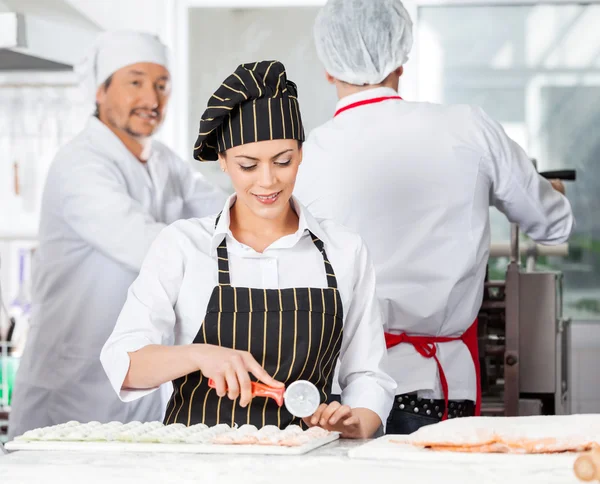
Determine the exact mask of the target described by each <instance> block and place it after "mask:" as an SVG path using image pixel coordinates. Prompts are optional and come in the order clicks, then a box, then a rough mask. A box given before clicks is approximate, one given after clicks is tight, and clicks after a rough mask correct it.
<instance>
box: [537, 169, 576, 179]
mask: <svg viewBox="0 0 600 484" xmlns="http://www.w3.org/2000/svg"><path fill="white" fill-rule="evenodd" d="M540 175H542V176H543V177H544V178H547V179H548V180H568V181H575V180H576V179H577V172H576V171H575V170H552V171H540Z"/></svg>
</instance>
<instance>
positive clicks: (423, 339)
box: [384, 319, 481, 420]
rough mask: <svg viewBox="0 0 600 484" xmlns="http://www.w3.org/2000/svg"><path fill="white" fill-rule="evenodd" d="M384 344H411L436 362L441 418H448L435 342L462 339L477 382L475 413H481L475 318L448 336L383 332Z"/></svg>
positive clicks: (443, 375) (390, 346) (446, 388)
mask: <svg viewBox="0 0 600 484" xmlns="http://www.w3.org/2000/svg"><path fill="white" fill-rule="evenodd" d="M384 335H385V344H386V347H387V348H388V349H390V348H393V347H394V346H396V345H399V344H401V343H408V344H411V345H412V346H413V347H414V349H415V350H417V352H418V353H419V354H420V355H421V356H423V357H424V358H428V359H429V358H433V359H434V360H435V363H436V364H437V368H438V372H439V375H440V383H441V385H442V392H443V393H444V403H445V404H446V406H445V407H446V408H445V409H444V415H443V416H442V420H447V419H448V380H446V374H445V373H444V368H443V367H442V364H441V363H440V360H439V358H438V357H437V347H436V343H448V342H449V341H462V342H463V343H464V344H465V345H466V346H467V348H468V349H469V353H470V354H471V358H472V359H473V364H474V365H475V377H476V384H477V398H476V401H475V415H476V416H479V415H481V382H480V367H479V351H478V342H477V319H476V320H475V322H474V323H473V324H472V325H471V326H470V327H469V329H467V331H465V332H464V333H463V334H462V336H457V337H449V336H409V335H408V334H406V333H401V334H392V333H385V334H384Z"/></svg>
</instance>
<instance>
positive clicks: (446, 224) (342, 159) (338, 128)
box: [295, 0, 574, 434]
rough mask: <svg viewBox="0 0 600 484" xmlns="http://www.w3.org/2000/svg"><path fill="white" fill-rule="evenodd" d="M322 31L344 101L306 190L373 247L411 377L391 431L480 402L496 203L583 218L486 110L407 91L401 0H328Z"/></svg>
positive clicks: (401, 360)
mask: <svg viewBox="0 0 600 484" xmlns="http://www.w3.org/2000/svg"><path fill="white" fill-rule="evenodd" d="M314 37H315V42H316V47H317V52H318V55H319V58H320V60H321V61H322V63H323V65H324V67H325V71H326V77H327V79H328V81H329V82H330V83H331V84H333V85H334V86H335V89H336V90H337V94H338V98H339V102H338V104H337V107H336V111H335V113H334V114H333V118H332V119H331V120H329V121H328V122H327V123H325V124H324V125H322V126H320V127H319V128H317V129H315V130H314V131H313V132H312V133H311V134H310V136H309V137H308V140H307V142H306V143H305V144H304V163H303V166H302V170H300V171H299V174H298V181H297V184H296V190H295V194H296V196H298V198H299V199H300V200H301V201H302V202H303V203H304V204H306V205H307V206H308V208H309V210H310V211H311V212H312V213H314V214H315V215H316V216H320V217H330V218H333V219H335V220H336V221H338V222H340V223H342V224H344V225H346V226H347V227H349V228H350V229H352V230H356V231H357V232H359V233H360V234H361V235H362V237H363V238H364V239H365V241H366V243H367V246H368V247H369V249H370V252H371V254H372V257H373V259H374V263H375V270H376V274H377V292H378V296H379V301H380V304H381V308H382V311H383V320H384V324H385V331H386V343H387V347H388V352H389V364H390V367H389V370H388V371H389V373H390V375H391V376H392V377H393V378H394V379H395V380H396V382H397V384H398V388H397V391H396V399H395V402H394V407H393V409H392V412H391V414H390V417H389V419H388V421H387V432H388V433H401V434H407V433H411V432H413V431H415V430H417V429H418V428H420V427H422V426H424V425H428V424H432V423H435V422H438V421H440V420H445V419H447V418H454V417H462V416H471V415H478V414H479V406H480V385H479V375H478V373H479V372H478V370H479V359H478V355H477V321H476V318H477V314H478V311H479V309H480V307H481V302H482V296H483V283H484V277H485V272H486V265H487V261H488V257H489V245H490V221H489V206H490V205H494V206H496V207H497V208H498V209H499V210H500V211H501V212H503V213H504V214H505V215H506V216H507V218H508V219H509V220H510V221H511V222H515V223H518V224H519V225H520V226H521V228H522V230H523V231H524V232H525V233H526V234H527V235H529V236H530V237H531V238H532V239H534V240H536V241H538V242H542V243H545V244H559V243H562V242H565V241H566V240H567V238H568V237H569V235H570V234H571V231H572V229H573V224H574V219H573V214H572V211H571V206H570V204H569V202H568V201H567V199H566V198H565V196H564V187H563V186H562V184H561V183H560V182H554V183H550V182H548V181H547V180H545V179H544V178H542V177H541V176H540V175H538V173H537V172H536V170H535V168H534V166H533V164H532V163H531V161H530V159H529V158H528V156H527V154H526V153H525V152H524V151H523V149H522V148H521V147H520V146H519V145H517V144H516V143H515V142H514V141H513V140H511V139H510V138H509V137H508V136H507V135H506V133H505V132H504V130H503V129H502V127H501V126H500V124H498V123H497V122H496V121H494V120H493V119H491V118H490V117H489V116H488V115H487V114H486V113H485V112H484V111H483V110H482V109H480V108H478V107H475V106H468V105H456V106H444V105H438V104H431V103H422V102H412V101H410V100H405V99H402V98H401V97H400V95H399V94H398V84H399V78H400V76H401V75H402V73H403V70H404V64H405V63H406V62H407V60H408V55H409V52H410V49H411V46H412V22H411V19H410V17H409V15H408V13H407V11H406V10H405V8H404V6H403V5H402V2H401V1H400V0H353V1H345V0H329V1H328V2H327V4H326V5H325V6H324V7H323V9H322V10H321V11H320V13H319V15H318V17H317V19H316V23H315V26H314Z"/></svg>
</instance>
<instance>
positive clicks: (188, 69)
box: [0, 0, 600, 419]
mask: <svg viewBox="0 0 600 484" xmlns="http://www.w3.org/2000/svg"><path fill="white" fill-rule="evenodd" d="M322 3H323V1H319V0H306V1H301V0H271V1H269V0H262V1H261V0H250V1H243V0H237V1H230V0H220V1H217V0H214V1H209V0H206V1H203V0H0V264H1V265H0V282H1V292H2V295H3V297H4V302H5V305H6V307H7V310H8V311H9V312H10V314H11V315H12V316H13V317H14V319H15V320H16V325H15V326H14V330H13V331H12V343H13V345H14V348H13V351H12V356H11V357H10V358H9V357H7V355H6V346H4V347H3V350H2V351H3V354H0V358H1V360H0V375H2V377H3V378H2V381H1V382H0V412H1V410H2V407H3V406H6V405H7V404H8V389H9V386H10V377H11V375H12V373H13V370H14V369H15V368H16V366H17V364H18V355H19V353H20V351H21V349H22V345H23V344H24V341H25V339H26V334H27V315H28V311H29V304H30V286H29V285H30V278H31V276H30V266H31V256H32V253H33V251H34V250H35V244H36V232H37V224H38V214H39V208H40V200H41V194H42V189H43V185H44V180H45V175H46V173H47V170H48V166H49V164H50V162H51V161H52V158H53V156H54V154H55V153H56V151H57V149H58V148H59V147H60V146H61V145H63V144H64V143H65V142H66V141H68V140H69V139H70V138H71V137H73V136H74V135H75V134H76V133H77V132H78V131H79V130H80V129H81V127H82V125H83V123H84V122H85V120H86V117H87V116H89V114H90V113H91V110H92V107H93V104H92V102H91V101H92V100H91V99H89V96H87V95H86V94H85V93H84V92H83V90H82V89H81V88H80V86H79V77H78V75H77V74H76V73H75V72H73V69H72V68H71V66H72V65H73V63H76V62H77V61H78V60H80V59H81V58H82V57H83V55H84V54H85V51H86V49H85V48H86V47H87V46H89V45H90V43H91V42H92V41H93V38H94V36H95V35H96V33H98V32H100V31H102V30H105V29H137V30H144V31H149V32H153V33H156V34H158V35H159V36H160V37H161V38H162V40H163V41H164V42H166V43H167V44H168V45H169V46H170V47H172V49H173V68H172V74H173V77H174V92H173V97H172V101H171V106H170V110H169V114H168V117H167V120H166V122H165V125H164V127H163V129H162V130H161V132H160V135H159V138H160V139H161V140H162V141H164V142H166V143H167V144H168V145H170V146H171V147H173V148H174V149H175V150H176V151H177V152H178V153H179V154H180V155H181V156H182V157H183V158H184V159H186V160H190V163H193V162H192V161H191V147H192V146H193V142H194V140H195V138H196V130H197V124H198V121H199V118H200V114H201V113H202V111H203V107H204V105H205V102H206V99H208V96H209V95H210V93H211V92H212V90H213V88H214V85H215V84H218V83H219V82H221V80H222V79H223V78H224V77H225V76H226V75H227V74H228V73H229V72H231V69H232V68H234V67H235V66H236V65H237V64H239V63H241V62H248V61H251V60H256V59H259V58H269V59H279V60H281V61H283V63H284V64H285V65H286V67H287V70H288V72H289V76H290V78H291V79H293V80H294V81H296V83H297V84H298V86H299V90H300V97H301V98H302V107H303V116H304V119H305V124H306V129H307V131H310V130H311V129H312V128H314V127H315V126H317V125H319V124H320V123H322V122H324V121H326V120H327V119H328V118H329V117H331V115H332V113H333V111H334V106H335V102H336V99H335V93H334V91H333V88H332V87H330V86H329V85H328V84H327V83H326V81H325V79H324V76H323V71H322V68H321V66H320V64H319V62H318V59H317V57H316V52H315V49H314V45H313V41H312V35H311V34H312V24H313V21H314V18H315V15H316V12H317V11H318V6H319V5H321V4H322ZM405 4H406V5H407V7H408V8H409V9H410V11H411V14H412V16H413V19H415V20H416V35H415V46H414V49H413V54H412V56H411V59H410V61H409V63H408V64H407V66H406V69H405V71H406V73H405V76H404V78H403V81H402V85H401V95H402V96H403V97H405V98H407V99H415V100H424V101H432V102H448V103H472V104H478V105H480V106H482V107H483V108H484V109H485V110H486V111H487V112H488V113H489V114H491V115H492V116H493V117H494V118H496V119H498V120H499V121H500V122H501V123H502V124H503V126H504V127H505V129H506V130H507V131H508V132H509V134H510V135H511V136H512V137H513V138H514V139H515V140H517V141H518V142H519V143H520V144H521V145H522V146H523V147H525V148H526V150H527V151H528V153H529V154H530V156H531V157H532V158H535V159H536V160H537V164H538V168H539V169H540V170H549V169H561V168H575V169H576V170H577V171H578V180H577V182H576V183H574V184H568V185H567V193H568V196H569V199H570V200H571V202H572V205H573V208H574V211H575V215H576V218H577V228H576V231H575V235H574V236H573V238H572V240H571V241H570V250H569V256H568V257H566V258H544V259H539V261H538V262H539V266H540V267H542V268H544V267H545V268H550V269H556V270H560V271H562V272H563V273H564V277H565V289H564V313H565V315H566V316H568V317H570V318H572V319H573V334H572V338H573V339H572V348H571V381H572V385H573V392H572V395H571V398H572V402H571V404H572V411H573V412H600V385H599V383H600V382H599V381H598V378H597V376H596V372H595V371H593V369H595V368H599V367H600V216H599V215H598V214H599V213H600V163H599V162H600V136H599V135H598V133H599V131H600V29H598V26H599V25H600V3H599V2H596V1H589V2H586V3H579V2H571V1H559V0H554V1H546V2H534V1H527V0H523V1H521V2H518V1H512V0H511V1H500V0H496V1H486V2H484V1H478V0H462V1H452V0H414V1H406V2H405ZM15 13H19V14H22V15H21V16H20V17H19V18H20V19H24V20H25V25H27V27H28V29H29V30H28V36H29V35H30V37H28V38H29V40H30V44H29V45H28V47H27V48H25V47H23V46H21V47H14V41H15V36H11V35H10V32H9V30H10V29H9V28H8V27H7V26H10V25H11V24H10V21H9V19H10V18H15V17H14V16H15ZM7 22H8V23H7ZM52 29H55V30H54V31H56V29H60V32H61V35H59V36H56V35H52V31H53V30H52ZM42 34H44V35H42ZM11 42H12V43H11ZM194 167H195V168H196V169H198V170H202V171H203V172H204V173H205V174H206V176H208V177H209V178H211V179H212V180H213V181H214V182H216V183H218V184H220V185H222V186H223V187H227V182H226V180H225V179H224V178H223V175H222V174H221V173H220V172H219V171H218V170H217V167H216V165H210V164H203V165H200V164H194ZM492 219H493V230H492V233H493V238H494V240H495V241H505V240H508V237H509V225H508V223H507V222H506V220H505V219H503V217H502V216H501V215H500V214H499V213H497V212H496V211H494V210H492ZM506 264H507V260H506V259H502V258H500V259H496V260H493V261H491V266H490V269H491V271H490V273H491V275H492V278H497V279H499V278H503V277H504V270H505V267H506ZM10 326H11V325H10V323H9V321H8V319H7V318H6V317H5V316H2V317H0V333H1V334H2V335H3V336H4V337H6V335H7V333H8V332H9V329H10ZM0 415H1V414H0ZM0 419H1V416H0Z"/></svg>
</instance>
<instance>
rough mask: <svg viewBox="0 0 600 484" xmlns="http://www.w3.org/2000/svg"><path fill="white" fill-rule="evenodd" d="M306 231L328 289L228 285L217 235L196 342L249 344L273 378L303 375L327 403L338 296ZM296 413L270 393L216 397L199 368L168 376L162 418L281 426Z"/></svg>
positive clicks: (336, 346) (338, 340)
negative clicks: (214, 275) (213, 271)
mask: <svg viewBox="0 0 600 484" xmlns="http://www.w3.org/2000/svg"><path fill="white" fill-rule="evenodd" d="M310 235H311V237H312V240H313V242H314V244H315V246H316V247H317V249H318V250H319V251H320V252H321V254H322V256H323V261H324V266H325V273H326V274H327V285H328V287H327V288H314V287H308V288H307V287H302V288H286V289H257V288H249V287H232V286H231V282H230V277H229V258H228V253H227V244H226V240H225V239H223V242H221V244H220V245H219V247H218V248H217V255H218V268H219V285H218V286H216V287H215V288H214V289H213V292H212V295H211V297H210V301H209V303H208V308H207V313H206V316H205V317H204V321H203V323H202V325H201V327H200V330H199V331H198V334H197V335H196V337H195V339H194V343H196V344H202V343H206V344H212V345H218V346H224V347H227V348H233V349H237V350H242V351H248V352H250V353H251V354H252V356H254V358H255V359H256V361H258V363H260V364H261V365H262V366H263V368H265V370H266V371H267V372H268V373H269V374H270V375H271V376H273V378H275V379H276V380H279V381H282V382H283V383H285V384H286V386H287V385H288V384H290V383H292V382H294V381H296V380H308V381H310V382H312V383H314V384H315V385H316V386H317V388H318V389H319V391H320V392H321V402H329V401H331V384H332V379H333V374H334V368H335V365H336V362H337V359H338V356H339V352H340V347H341V344H342V332H343V310H342V300H341V297H340V294H339V291H338V289H337V280H336V277H335V273H334V271H333V267H332V266H331V263H330V262H329V260H328V259H327V254H326V252H325V248H324V246H323V242H321V240H320V239H318V238H317V237H316V236H315V235H314V234H312V233H310ZM250 376H251V378H252V381H256V379H255V378H254V377H252V375H250ZM297 420H298V419H296V418H295V417H293V416H292V415H291V414H290V413H289V412H288V411H287V410H286V408H285V406H284V407H279V406H278V405H277V404H276V403H275V401H274V400H273V399H270V398H264V397H256V398H254V399H253V400H252V401H251V403H250V404H249V405H248V406H247V407H246V408H242V407H240V406H239V405H238V401H237V399H236V400H233V401H232V400H230V399H229V398H228V397H227V396H225V397H219V396H218V395H217V393H216V390H214V389H211V388H209V387H208V378H206V377H205V376H203V375H202V374H201V372H200V371H196V372H193V373H190V374H188V375H185V376H183V377H181V378H178V379H176V380H174V381H173V395H172V396H171V399H170V401H169V404H168V406H167V410H166V414H165V424H172V423H183V424H186V425H188V426H189V425H193V424H197V423H204V424H206V425H209V426H212V425H216V424H219V423H226V424H229V425H233V424H238V425H242V424H252V425H255V426H257V427H259V428H260V427H263V426H264V425H277V426H278V427H280V428H284V427H286V426H287V425H289V424H291V423H294V422H295V423H299V422H298V421H297Z"/></svg>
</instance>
